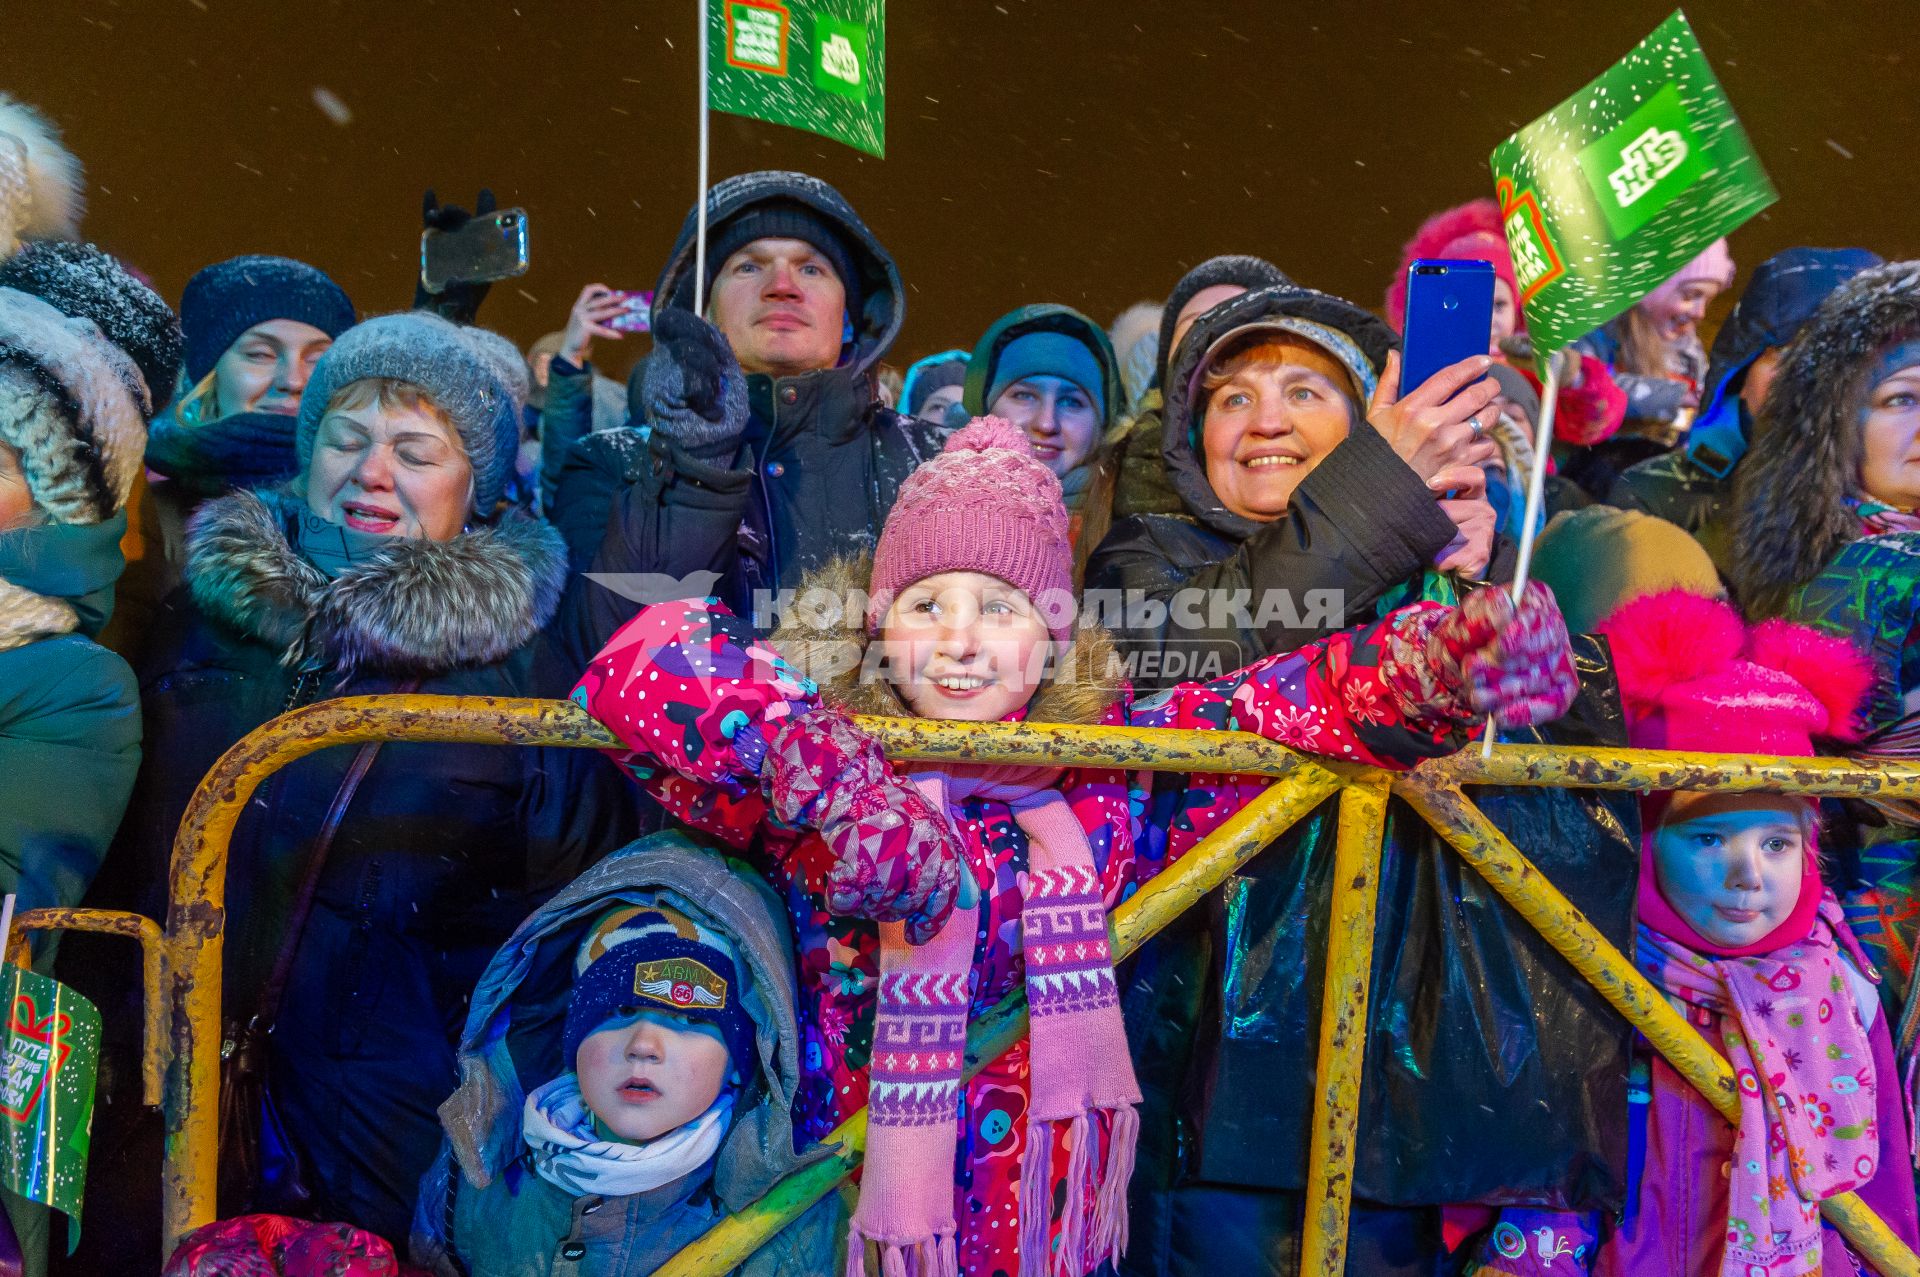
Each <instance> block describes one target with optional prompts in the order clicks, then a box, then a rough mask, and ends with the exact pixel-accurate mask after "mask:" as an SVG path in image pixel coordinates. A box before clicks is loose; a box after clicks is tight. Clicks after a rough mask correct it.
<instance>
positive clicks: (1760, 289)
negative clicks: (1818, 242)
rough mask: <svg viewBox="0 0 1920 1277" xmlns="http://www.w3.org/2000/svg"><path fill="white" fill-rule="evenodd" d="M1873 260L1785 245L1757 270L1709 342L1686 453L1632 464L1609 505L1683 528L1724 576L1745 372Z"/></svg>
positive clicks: (1850, 252) (1849, 251)
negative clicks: (1701, 396)
mask: <svg viewBox="0 0 1920 1277" xmlns="http://www.w3.org/2000/svg"><path fill="white" fill-rule="evenodd" d="M1879 262H1880V258H1879V256H1878V255H1877V254H1875V253H1870V252H1868V251H1867V250H1866V249H1864V248H1789V249H1787V250H1786V251H1785V252H1782V253H1775V254H1774V255H1773V256H1772V257H1769V258H1768V259H1767V260H1766V261H1764V262H1762V263H1760V267H1759V269H1757V270H1755V271H1754V272H1753V278H1752V279H1751V280H1749V281H1748V283H1747V287H1746V291H1745V292H1743V293H1741V294H1740V301H1739V302H1738V304H1736V305H1735V306H1734V308H1733V313H1732V314H1730V315H1728V316H1727V322H1726V323H1724V324H1722V325H1721V326H1720V331H1719V332H1718V333H1717V334H1715V336H1714V339H1713V352H1712V354H1711V356H1710V357H1709V360H1708V364H1707V380H1706V391H1705V398H1706V406H1705V407H1703V408H1702V409H1701V410H1700V415H1699V417H1697V418H1696V419H1695V420H1694V423H1693V427H1692V429H1690V430H1689V431H1688V432H1687V445H1686V447H1684V448H1681V449H1676V450H1675V451H1673V452H1666V453H1662V454H1661V455H1659V456H1657V457H1654V458H1653V459H1651V460H1649V461H1642V462H1641V463H1639V464H1638V465H1635V466H1631V467H1629V468H1628V469H1627V470H1626V471H1625V472H1624V473H1623V474H1621V476H1620V477H1619V478H1618V479H1616V480H1615V481H1614V484H1613V490H1612V491H1611V492H1610V493H1609V494H1608V497H1607V503H1608V504H1609V505H1615V506H1618V507H1620V508H1621V509H1623V510H1643V511H1645V512H1646V513H1648V514H1651V515H1655V516H1657V517H1659V518H1662V519H1665V520H1666V521H1667V522H1669V523H1673V524H1677V525H1679V526H1680V527H1682V528H1685V529H1686V530H1687V531H1688V532H1690V533H1692V534H1693V535H1694V536H1695V537H1697V538H1699V540H1700V542H1701V544H1702V545H1704V546H1706V548H1707V552H1708V553H1709V554H1711V555H1713V559H1714V563H1715V565H1716V566H1718V567H1719V568H1720V570H1721V572H1722V573H1726V572H1727V571H1729V570H1730V568H1731V564H1732V546H1731V544H1730V543H1729V538H1730V536H1731V530H1730V529H1729V528H1728V527H1727V526H1726V523H1725V520H1723V519H1722V518H1721V517H1720V516H1721V512H1722V511H1723V510H1724V509H1725V507H1726V504H1727V499H1728V498H1729V497H1731V496H1732V495H1733V472H1734V467H1735V466H1737V465H1739V464H1740V459H1741V457H1743V456H1744V455H1745V454H1746V451H1747V447H1748V444H1749V442H1750V439H1751V434H1752V431H1751V426H1752V418H1751V416H1750V415H1749V414H1748V412H1747V406H1746V403H1745V402H1744V401H1743V400H1742V399H1741V397H1740V390H1741V387H1742V386H1743V385H1744V384H1745V383H1746V378H1747V370H1748V369H1749V368H1751V367H1752V366H1753V363H1754V361H1755V360H1756V359H1758V358H1760V356H1761V355H1763V354H1765V353H1766V352H1767V351H1768V350H1769V349H1771V348H1773V347H1776V346H1785V345H1786V344H1787V343H1788V342H1790V341H1792V340H1793V337H1794V334H1795V333H1797V332H1799V331H1800V327H1801V325H1803V324H1805V323H1806V322H1807V321H1808V320H1809V319H1811V318H1813V314H1814V312H1815V311H1816V310H1818V309H1819V308H1820V303H1821V302H1822V301H1824V300H1826V297H1827V295H1828V294H1829V293H1831V292H1832V291H1833V290H1834V289H1836V288H1838V287H1840V285H1842V284H1844V283H1846V282H1847V281H1848V280H1849V279H1852V278H1853V277H1854V276H1855V275H1858V274H1859V273H1860V272H1861V271H1863V270H1866V269H1867V268H1868V267H1870V266H1875V265H1878V264H1879Z"/></svg>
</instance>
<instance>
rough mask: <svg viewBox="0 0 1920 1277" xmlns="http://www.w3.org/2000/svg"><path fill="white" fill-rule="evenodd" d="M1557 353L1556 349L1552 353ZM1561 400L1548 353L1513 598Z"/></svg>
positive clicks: (1527, 560) (1487, 752) (1488, 753)
mask: <svg viewBox="0 0 1920 1277" xmlns="http://www.w3.org/2000/svg"><path fill="white" fill-rule="evenodd" d="M1554 353H1555V354H1558V353H1559V352H1558V351H1556V352H1554ZM1559 402H1560V364H1559V361H1557V360H1556V359H1554V358H1553V357H1552V356H1549V357H1548V359H1547V380H1546V382H1545V384H1543V385H1542V386H1541V388H1540V424H1539V425H1538V426H1536V427H1535V428H1534V432H1533V473H1532V474H1530V475H1528V476H1527V512H1526V514H1525V515H1524V516H1522V518H1521V521H1520V549H1519V552H1518V554H1516V555H1515V557H1514V568H1513V601H1514V603H1515V604H1518V603H1519V602H1520V596H1521V595H1522V594H1524V593H1526V589H1527V576H1528V574H1529V573H1530V572H1531V571H1532V569H1533V530H1534V528H1536V527H1537V526H1539V523H1540V511H1541V509H1542V508H1543V507H1544V506H1545V505H1546V495H1547V457H1548V455H1549V454H1550V453H1551V452H1552V450H1553V410H1554V407H1555V405H1557V404H1558V403H1559ZM1494 734H1495V733H1494V725H1493V720H1492V719H1491V718H1489V719H1488V720H1487V737H1486V740H1485V742H1483V743H1482V745H1481V747H1480V757H1482V758H1492V757H1493V738H1494Z"/></svg>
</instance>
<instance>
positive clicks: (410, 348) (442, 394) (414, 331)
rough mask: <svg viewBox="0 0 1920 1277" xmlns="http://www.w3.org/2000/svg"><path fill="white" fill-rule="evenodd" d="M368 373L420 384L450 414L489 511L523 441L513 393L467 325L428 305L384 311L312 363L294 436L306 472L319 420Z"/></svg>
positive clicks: (478, 500) (477, 495) (477, 499)
mask: <svg viewBox="0 0 1920 1277" xmlns="http://www.w3.org/2000/svg"><path fill="white" fill-rule="evenodd" d="M370 377H379V378H386V379H389V380H393V381H404V382H407V383H409V384H410V385H415V386H418V387H420V389H422V390H424V391H426V393H427V397H428V398H429V399H431V400H432V401H433V402H434V405H435V406H436V407H438V408H439V409H440V411H442V412H444V413H446V414H447V416H448V418H450V419H451V420H452V422H453V428H454V429H455V430H456V431H458V432H459V434H460V441H461V442H462V443H463V444H465V445H466V449H467V459H468V461H470V462H471V463H472V465H473V507H474V511H475V513H477V514H478V515H480V516H481V517H482V518H491V517H492V515H493V512H494V507H495V506H497V505H499V504H500V494H501V493H502V491H503V490H504V489H505V488H506V483H507V476H508V475H510V474H512V473H513V461H514V454H515V453H516V452H517V451H518V449H519V446H520V423H519V420H518V410H517V408H516V406H515V404H514V400H513V394H512V391H511V390H509V389H508V388H507V387H506V386H504V385H502V384H501V382H500V378H499V376H498V375H496V374H495V372H494V371H493V366H492V361H491V360H489V359H487V358H486V357H485V356H483V355H482V354H481V353H480V352H479V351H478V350H477V349H476V347H475V343H474V342H473V340H472V339H471V338H470V337H469V336H468V335H467V333H466V332H465V331H463V330H462V329H461V328H460V327H459V326H457V325H455V324H452V323H449V322H448V321H446V320H444V319H441V318H440V317H439V316H438V315H431V314H428V313H426V312H425V311H417V310H416V311H407V312H405V313H402V314H398V315H380V316H377V317H375V318H373V319H369V320H367V321H366V322H365V323H362V324H356V325H354V326H353V327H352V328H349V329H347V331H346V332H344V333H341V334H340V336H339V338H338V339H337V340H336V341H335V342H334V343H333V345H332V347H331V348H329V349H328V351H327V353H326V354H324V355H322V356H321V357H320V362H319V363H317V364H315V365H314V366H313V376H312V377H311V378H310V379H309V380H308V382H307V388H306V390H305V391H304V392H303V393H302V394H301V396H300V424H299V426H298V428H297V429H296V431H295V434H294V439H293V445H294V452H295V456H296V458H297V459H298V461H299V464H300V473H302V474H305V473H306V470H307V465H308V463H309V462H311V461H312V460H313V441H314V438H315V436H316V435H317V434H318V433H319V430H320V419H321V418H322V417H323V416H325V415H326V411H327V405H328V404H329V403H331V402H332V401H333V397H334V395H336V394H338V393H339V392H340V390H341V389H343V388H344V387H346V386H348V385H350V384H352V383H353V382H356V381H363V380H365V379H367V378H370Z"/></svg>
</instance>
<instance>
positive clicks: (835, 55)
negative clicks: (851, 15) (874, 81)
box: [820, 33, 860, 85]
mask: <svg viewBox="0 0 1920 1277" xmlns="http://www.w3.org/2000/svg"><path fill="white" fill-rule="evenodd" d="M820 69H821V70H822V71H825V72H826V73H827V74H828V75H830V76H832V77H833V78H834V79H836V80H845V81H846V82H847V83H848V84H854V85H857V84H859V83H860V55H859V54H858V53H856V52H854V48H853V41H851V40H849V39H847V37H845V36H843V35H839V34H837V33H836V34H834V35H830V36H828V37H827V41H826V43H825V44H823V45H821V46H820Z"/></svg>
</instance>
